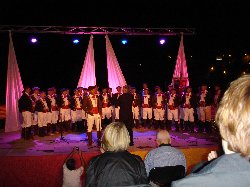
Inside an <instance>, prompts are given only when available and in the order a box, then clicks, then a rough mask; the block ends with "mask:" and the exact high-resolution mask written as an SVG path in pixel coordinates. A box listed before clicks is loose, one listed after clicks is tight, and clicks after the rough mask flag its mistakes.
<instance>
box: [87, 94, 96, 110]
mask: <svg viewBox="0 0 250 187" xmlns="http://www.w3.org/2000/svg"><path fill="white" fill-rule="evenodd" d="M89 97H90V100H91V102H92V106H93V107H97V98H96V95H92V94H89ZM93 97H94V98H93Z"/></svg>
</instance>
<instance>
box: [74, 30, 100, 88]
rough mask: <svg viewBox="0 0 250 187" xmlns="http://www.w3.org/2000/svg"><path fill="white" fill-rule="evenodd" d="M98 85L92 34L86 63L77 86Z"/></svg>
mask: <svg viewBox="0 0 250 187" xmlns="http://www.w3.org/2000/svg"><path fill="white" fill-rule="evenodd" d="M95 85H96V76H95V58H94V47H93V35H91V36H90V39H89V45H88V49H87V52H86V56H85V60H84V64H83V67H82V72H81V76H80V79H79V81H78V85H77V87H83V88H88V87H89V86H95Z"/></svg>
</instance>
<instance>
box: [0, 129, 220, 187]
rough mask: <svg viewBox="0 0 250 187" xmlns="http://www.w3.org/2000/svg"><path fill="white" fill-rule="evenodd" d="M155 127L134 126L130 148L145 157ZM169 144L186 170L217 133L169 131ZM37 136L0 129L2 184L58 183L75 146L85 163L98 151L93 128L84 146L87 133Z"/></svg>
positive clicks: (201, 157) (215, 141) (202, 156)
mask: <svg viewBox="0 0 250 187" xmlns="http://www.w3.org/2000/svg"><path fill="white" fill-rule="evenodd" d="M155 135H156V131H155V130H149V129H139V130H137V129H134V142H135V145H134V146H131V147H129V151H130V152H131V153H133V154H137V155H139V156H141V157H142V159H144V158H145V156H146V154H147V152H148V151H149V150H151V149H153V148H155V147H156V142H155ZM170 135H171V139H172V146H173V147H176V148H178V149H180V150H181V151H182V152H183V153H184V154H185V156H186V159H187V166H188V172H190V170H191V169H192V167H193V166H194V165H195V164H197V163H199V162H200V161H202V160H206V158H207V154H208V153H209V152H210V151H211V150H216V149H217V145H218V141H219V139H218V137H217V135H208V134H198V133H194V134H188V133H182V132H173V131H171V132H170ZM63 137H64V139H65V140H61V135H60V134H55V135H52V136H46V137H38V136H35V138H34V140H23V139H20V133H19V132H12V133H4V132H1V133H0V168H1V174H0V181H1V186H2V185H3V186H36V187H37V186H61V185H62V165H63V162H64V160H65V158H66V157H67V155H68V154H69V153H70V152H71V150H72V148H73V147H75V146H77V147H79V149H80V150H81V151H82V152H83V156H84V160H85V165H87V164H88V162H89V160H90V159H91V158H92V157H93V156H95V155H98V154H100V151H99V148H98V147H97V143H96V132H93V139H94V141H95V142H94V144H93V146H91V147H88V146H87V141H86V134H85V133H76V132H69V133H66V134H63Z"/></svg>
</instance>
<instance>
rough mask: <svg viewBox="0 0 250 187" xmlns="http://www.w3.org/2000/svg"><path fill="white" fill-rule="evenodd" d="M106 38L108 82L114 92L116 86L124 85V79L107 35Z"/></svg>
mask: <svg viewBox="0 0 250 187" xmlns="http://www.w3.org/2000/svg"><path fill="white" fill-rule="evenodd" d="M105 38H106V53H107V69H108V84H109V87H110V88H112V92H113V93H115V92H116V87H117V86H121V87H123V86H124V85H126V84H127V83H126V80H125V78H124V76H123V74H122V70H121V68H120V66H119V63H118V60H117V58H116V56H115V52H114V50H113V48H112V45H111V42H110V40H109V37H108V35H106V36H105Z"/></svg>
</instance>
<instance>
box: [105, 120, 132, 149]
mask: <svg viewBox="0 0 250 187" xmlns="http://www.w3.org/2000/svg"><path fill="white" fill-rule="evenodd" d="M129 143H130V137H129V133H128V130H127V128H126V126H125V125H124V123H121V122H113V123H111V124H109V125H108V126H107V127H106V128H105V130H104V133H103V137H102V148H103V150H104V151H113V152H118V151H125V150H127V149H128V146H129Z"/></svg>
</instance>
